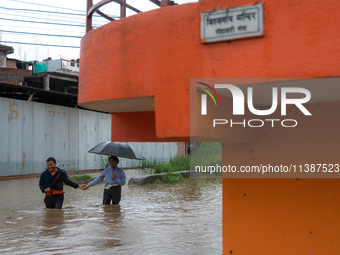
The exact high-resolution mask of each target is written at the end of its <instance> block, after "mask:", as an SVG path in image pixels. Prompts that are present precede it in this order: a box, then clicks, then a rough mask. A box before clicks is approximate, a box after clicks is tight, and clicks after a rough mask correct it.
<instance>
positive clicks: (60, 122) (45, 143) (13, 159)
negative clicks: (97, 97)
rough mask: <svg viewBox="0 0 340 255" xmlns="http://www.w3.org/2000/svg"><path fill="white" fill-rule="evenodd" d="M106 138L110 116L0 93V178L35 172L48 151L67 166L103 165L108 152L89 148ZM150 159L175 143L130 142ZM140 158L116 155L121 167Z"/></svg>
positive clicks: (169, 153) (163, 157)
mask: <svg viewBox="0 0 340 255" xmlns="http://www.w3.org/2000/svg"><path fill="white" fill-rule="evenodd" d="M110 139H111V115H110V114H105V113H99V112H93V111H87V110H80V109H75V108H69V107H63V106H57V105H49V104H42V103H35V102H27V101H21V100H14V99H8V98H1V97H0V177H1V176H13V175H25V174H37V173H41V172H42V171H43V170H44V169H45V167H46V159H47V158H48V157H50V156H52V157H55V158H56V159H57V163H58V164H59V167H60V168H63V169H65V170H67V171H78V170H94V169H103V168H105V166H106V165H107V158H108V157H107V156H102V155H97V154H93V153H88V151H89V150H90V149H91V148H92V147H94V146H95V145H96V144H98V143H100V142H103V141H109V140H110ZM129 144H131V145H133V146H134V147H135V148H136V149H138V150H139V151H140V152H141V153H142V155H143V156H144V157H145V158H146V159H147V160H150V161H160V162H162V161H167V160H169V159H170V157H173V156H175V155H177V143H138V142H136V143H129ZM139 164H140V161H139V160H130V159H122V158H121V159H120V164H119V166H120V167H123V168H127V167H129V168H130V167H135V166H138V165H139Z"/></svg>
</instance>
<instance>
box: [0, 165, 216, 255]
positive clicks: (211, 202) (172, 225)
mask: <svg viewBox="0 0 340 255" xmlns="http://www.w3.org/2000/svg"><path fill="white" fill-rule="evenodd" d="M125 173H126V175H127V180H129V178H130V177H133V176H136V175H139V174H141V173H140V172H139V171H137V170H125ZM38 182H39V179H37V178H34V179H25V180H10V181H1V182H0V192H1V193H0V194H1V195H0V254H74V253H77V252H80V253H81V254H111V253H112V254H113V253H114V254H138V255H144V254H145V255H146V254H148V255H152V254H157V255H159V254H222V206H221V203H222V185H221V180H220V179H191V180H190V181H188V182H185V183H177V184H157V185H156V184H150V185H144V186H128V185H124V186H123V188H122V200H121V202H120V205H106V206H103V205H102V196H103V189H104V183H101V184H98V185H96V186H93V187H91V188H90V189H88V190H86V191H82V190H80V189H76V190H75V189H73V188H71V187H69V186H64V189H65V192H66V193H65V200H64V204H63V209H62V210H57V209H46V208H45V204H44V202H43V199H44V194H43V193H41V192H40V189H39V187H38Z"/></svg>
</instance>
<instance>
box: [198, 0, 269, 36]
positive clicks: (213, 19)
mask: <svg viewBox="0 0 340 255" xmlns="http://www.w3.org/2000/svg"><path fill="white" fill-rule="evenodd" d="M261 35H263V5H262V4H261V3H257V4H255V5H248V6H243V7H235V8H228V9H223V10H217V11H211V12H203V13H201V41H202V42H204V43H210V42H217V41H225V40H233V39H239V38H244V37H251V36H261Z"/></svg>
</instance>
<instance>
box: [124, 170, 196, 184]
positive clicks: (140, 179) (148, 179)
mask: <svg viewBox="0 0 340 255" xmlns="http://www.w3.org/2000/svg"><path fill="white" fill-rule="evenodd" d="M193 172H195V171H194V170H188V171H178V172H173V173H171V174H181V175H182V176H183V177H184V178H188V177H190V175H191V174H192V173H193ZM166 174H167V173H161V174H148V175H142V176H136V177H131V178H130V180H129V182H128V185H145V184H150V183H154V182H155V181H156V180H161V179H162V177H163V176H164V175H166Z"/></svg>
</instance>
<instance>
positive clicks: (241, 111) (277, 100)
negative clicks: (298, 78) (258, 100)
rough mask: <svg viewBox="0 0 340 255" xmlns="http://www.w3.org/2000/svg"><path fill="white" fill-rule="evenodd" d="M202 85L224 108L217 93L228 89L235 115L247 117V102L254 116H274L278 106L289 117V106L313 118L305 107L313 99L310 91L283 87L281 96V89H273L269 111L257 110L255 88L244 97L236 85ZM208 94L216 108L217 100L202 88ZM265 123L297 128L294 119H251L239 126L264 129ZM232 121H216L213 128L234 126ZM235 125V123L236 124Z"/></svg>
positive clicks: (204, 107) (203, 106) (203, 110)
mask: <svg viewBox="0 0 340 255" xmlns="http://www.w3.org/2000/svg"><path fill="white" fill-rule="evenodd" d="M197 83H199V84H201V85H204V86H206V87H207V88H209V89H210V90H211V91H213V93H214V94H215V95H216V96H217V98H218V99H219V101H220V104H221V106H222V100H221V97H220V96H219V94H218V93H217V91H216V89H221V90H222V89H224V90H225V89H226V90H228V91H229V92H230V93H231V96H232V102H233V103H232V113H233V115H245V102H247V107H248V110H249V112H251V113H252V114H254V115H257V116H268V115H271V114H273V113H274V112H275V111H276V110H277V108H278V106H279V105H280V107H281V116H286V115H287V106H288V105H294V106H295V107H297V108H298V109H299V110H300V111H301V112H302V113H303V114H304V115H306V116H311V115H312V114H311V113H310V112H309V111H308V110H307V109H306V107H305V106H304V105H303V104H305V103H307V102H309V101H310V99H311V93H310V91H309V90H308V89H305V88H299V87H281V88H280V96H279V88H277V87H273V88H272V91H271V92H272V93H271V102H272V103H271V106H270V108H269V109H256V108H255V106H254V93H253V87H247V91H246V95H244V92H243V91H242V90H241V89H240V88H239V87H238V86H235V85H231V84H215V85H214V87H212V86H209V85H207V84H205V83H203V82H197ZM199 89H201V90H203V91H204V92H206V93H207V94H208V95H210V97H211V98H212V99H213V101H214V103H215V106H217V103H216V100H215V98H214V96H213V95H212V93H211V92H210V91H209V90H207V89H205V88H200V87H199ZM207 94H202V95H201V115H207ZM291 94H295V95H298V98H289V95H291ZM265 121H267V122H270V123H271V124H272V127H274V122H275V121H280V122H281V124H282V126H284V127H295V126H297V121H296V120H294V119H286V120H283V121H281V120H279V119H265V120H261V119H251V120H249V121H246V120H244V121H242V122H241V123H239V122H238V123H237V124H243V126H244V127H245V126H246V122H247V123H248V124H249V125H248V126H250V127H262V126H263V125H264V123H265ZM232 122H233V121H232V120H230V121H228V120H226V119H214V122H213V126H214V127H215V126H216V124H227V123H231V126H232ZM285 122H294V125H285V124H284V123H285ZM234 123H235V122H234ZM253 123H258V124H257V125H254V124H253Z"/></svg>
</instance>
